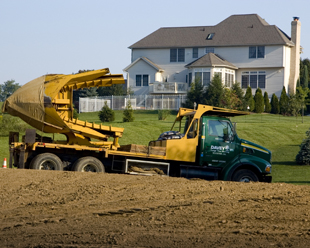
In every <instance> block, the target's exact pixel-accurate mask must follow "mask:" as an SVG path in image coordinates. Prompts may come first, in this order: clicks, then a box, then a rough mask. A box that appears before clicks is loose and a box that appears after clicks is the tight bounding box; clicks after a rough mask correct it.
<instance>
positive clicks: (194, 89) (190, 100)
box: [183, 78, 203, 109]
mask: <svg viewBox="0 0 310 248" xmlns="http://www.w3.org/2000/svg"><path fill="white" fill-rule="evenodd" d="M194 102H195V103H196V104H197V105H198V104H200V103H202V102H203V86H202V84H201V82H200V80H199V78H195V81H194V82H192V83H191V88H190V90H189V91H188V92H187V95H186V101H185V103H184V104H183V107H185V108H192V109H193V108H194Z"/></svg>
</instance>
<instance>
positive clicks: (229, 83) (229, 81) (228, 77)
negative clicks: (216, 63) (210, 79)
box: [225, 70, 234, 87]
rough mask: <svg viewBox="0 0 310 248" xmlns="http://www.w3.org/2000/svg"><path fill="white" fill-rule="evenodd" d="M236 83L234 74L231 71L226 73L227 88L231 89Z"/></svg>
mask: <svg viewBox="0 0 310 248" xmlns="http://www.w3.org/2000/svg"><path fill="white" fill-rule="evenodd" d="M233 83H234V73H233V71H231V70H226V71H225V86H226V87H231V86H232V84H233Z"/></svg>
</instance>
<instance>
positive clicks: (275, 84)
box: [236, 67, 284, 98]
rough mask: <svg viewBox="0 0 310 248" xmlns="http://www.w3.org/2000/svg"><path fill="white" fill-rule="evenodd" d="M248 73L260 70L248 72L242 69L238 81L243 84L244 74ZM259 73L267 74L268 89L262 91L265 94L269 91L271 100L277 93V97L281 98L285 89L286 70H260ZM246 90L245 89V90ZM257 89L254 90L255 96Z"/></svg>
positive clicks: (238, 74) (237, 77) (237, 76)
mask: <svg viewBox="0 0 310 248" xmlns="http://www.w3.org/2000/svg"><path fill="white" fill-rule="evenodd" d="M246 71H258V70H248V69H240V70H238V72H237V73H236V81H237V82H241V75H242V72H246ZM259 71H265V72H266V88H265V89H261V90H262V92H263V94H264V93H265V91H267V93H268V96H269V98H271V96H272V94H273V93H275V94H276V96H277V97H280V95H281V91H282V88H283V81H284V70H283V68H282V67H279V68H272V69H270V68H259ZM244 90H245V89H244ZM255 91H256V89H252V94H253V96H254V94H255Z"/></svg>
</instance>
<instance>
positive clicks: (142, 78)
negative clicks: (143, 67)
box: [136, 75, 149, 87]
mask: <svg viewBox="0 0 310 248" xmlns="http://www.w3.org/2000/svg"><path fill="white" fill-rule="evenodd" d="M141 86H149V75H136V87H141Z"/></svg>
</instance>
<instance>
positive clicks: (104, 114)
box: [98, 101, 115, 122]
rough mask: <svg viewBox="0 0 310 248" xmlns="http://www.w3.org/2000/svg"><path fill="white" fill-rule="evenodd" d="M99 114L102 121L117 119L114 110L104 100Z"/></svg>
mask: <svg viewBox="0 0 310 248" xmlns="http://www.w3.org/2000/svg"><path fill="white" fill-rule="evenodd" d="M98 116H99V119H100V120H101V121H102V122H111V121H114V120H115V115H114V111H113V110H112V109H110V108H109V106H108V104H107V101H105V102H104V106H103V107H102V109H101V111H99V114H98Z"/></svg>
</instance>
